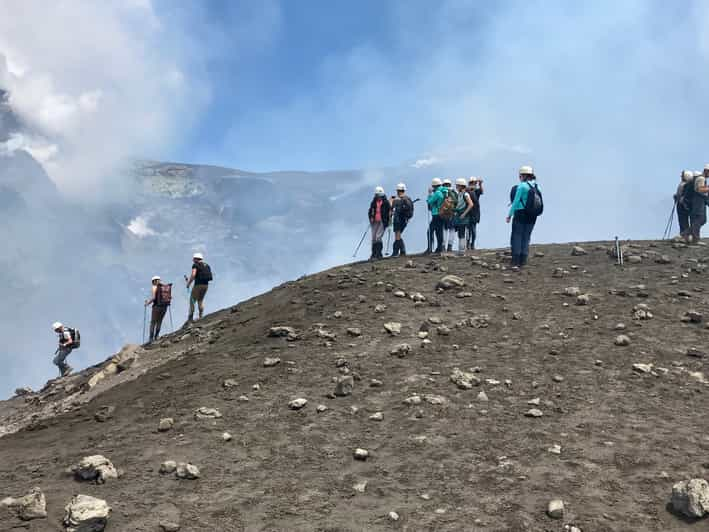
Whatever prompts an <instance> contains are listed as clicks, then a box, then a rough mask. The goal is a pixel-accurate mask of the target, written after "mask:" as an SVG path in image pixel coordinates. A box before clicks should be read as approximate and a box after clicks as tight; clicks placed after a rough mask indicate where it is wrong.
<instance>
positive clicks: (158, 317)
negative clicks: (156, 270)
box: [145, 275, 172, 343]
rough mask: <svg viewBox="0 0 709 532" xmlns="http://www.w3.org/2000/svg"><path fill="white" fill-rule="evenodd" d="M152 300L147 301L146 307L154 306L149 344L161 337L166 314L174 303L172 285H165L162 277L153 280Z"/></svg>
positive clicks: (151, 315) (151, 314)
mask: <svg viewBox="0 0 709 532" xmlns="http://www.w3.org/2000/svg"><path fill="white" fill-rule="evenodd" d="M151 284H152V286H151V289H150V298H149V299H146V300H145V306H146V307H147V306H149V305H152V306H153V309H152V312H151V313H150V337H149V340H148V343H150V342H153V341H154V340H157V339H158V338H159V337H160V327H161V326H162V320H163V319H164V318H165V313H166V312H167V310H168V307H169V306H170V303H171V302H172V285H171V284H163V283H162V282H161V279H160V276H158V275H155V276H154V277H153V278H152V280H151Z"/></svg>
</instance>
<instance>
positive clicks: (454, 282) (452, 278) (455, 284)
mask: <svg viewBox="0 0 709 532" xmlns="http://www.w3.org/2000/svg"><path fill="white" fill-rule="evenodd" d="M462 286H465V281H464V280H463V279H462V278H461V277H458V276H457V275H446V276H445V277H443V278H441V280H440V281H438V284H437V285H436V288H442V289H443V290H448V289H450V288H460V287H462Z"/></svg>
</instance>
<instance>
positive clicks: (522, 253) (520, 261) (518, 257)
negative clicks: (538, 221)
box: [510, 217, 534, 266]
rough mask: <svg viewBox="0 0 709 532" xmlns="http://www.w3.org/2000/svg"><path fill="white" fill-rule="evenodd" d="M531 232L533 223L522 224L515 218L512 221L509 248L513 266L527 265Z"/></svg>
mask: <svg viewBox="0 0 709 532" xmlns="http://www.w3.org/2000/svg"><path fill="white" fill-rule="evenodd" d="M533 230H534V223H522V222H520V221H518V220H517V218H516V217H515V218H514V219H513V220H512V235H511V238H510V247H511V248H512V265H513V266H523V265H524V264H526V263H527V256H528V255H529V241H530V240H531V239H532V231H533Z"/></svg>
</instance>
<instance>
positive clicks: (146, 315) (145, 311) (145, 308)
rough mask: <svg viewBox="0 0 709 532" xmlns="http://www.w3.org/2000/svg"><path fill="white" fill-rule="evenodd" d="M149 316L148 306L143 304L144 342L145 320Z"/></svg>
mask: <svg viewBox="0 0 709 532" xmlns="http://www.w3.org/2000/svg"><path fill="white" fill-rule="evenodd" d="M147 317H148V307H146V306H145V305H143V343H145V320H146V319H147Z"/></svg>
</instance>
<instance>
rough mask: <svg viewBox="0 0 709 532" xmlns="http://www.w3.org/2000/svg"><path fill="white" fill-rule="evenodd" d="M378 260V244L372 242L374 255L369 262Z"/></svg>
mask: <svg viewBox="0 0 709 532" xmlns="http://www.w3.org/2000/svg"><path fill="white" fill-rule="evenodd" d="M376 259H377V243H376V242H372V254H371V255H370V256H369V260H376Z"/></svg>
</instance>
